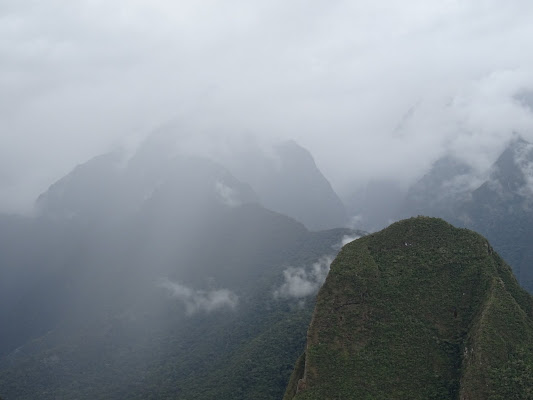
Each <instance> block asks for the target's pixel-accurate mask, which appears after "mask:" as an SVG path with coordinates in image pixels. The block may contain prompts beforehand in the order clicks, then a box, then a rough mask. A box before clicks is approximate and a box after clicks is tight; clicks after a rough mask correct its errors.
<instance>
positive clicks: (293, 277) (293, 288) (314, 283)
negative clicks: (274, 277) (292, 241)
mask: <svg viewBox="0 0 533 400" xmlns="http://www.w3.org/2000/svg"><path fill="white" fill-rule="evenodd" d="M332 261H333V258H331V257H329V256H324V257H322V258H321V259H320V260H318V261H317V262H315V263H314V264H313V265H312V266H311V267H310V268H302V267H298V268H297V267H289V268H287V269H285V271H283V280H284V282H283V284H282V285H281V286H280V287H279V288H278V289H276V290H275V291H274V298H281V299H283V298H296V299H303V298H305V297H307V296H310V295H313V294H315V293H316V292H318V289H320V287H321V286H322V284H323V283H324V281H325V280H326V276H327V275H328V272H329V267H330V265H331V262H332Z"/></svg>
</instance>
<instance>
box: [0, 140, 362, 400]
mask: <svg viewBox="0 0 533 400" xmlns="http://www.w3.org/2000/svg"><path fill="white" fill-rule="evenodd" d="M161 146H162V144H161V143H160V142H157V141H156V142H147V143H145V144H144V145H143V146H141V147H140V148H139V150H138V151H137V152H136V153H135V154H134V155H133V156H132V157H129V158H125V157H124V156H123V155H121V154H107V155H104V156H100V157H96V158H94V159H92V160H90V161H89V162H87V163H85V164H82V165H80V166H78V167H76V168H75V169H74V170H73V171H72V172H71V173H70V174H68V175H67V176H65V177H64V178H62V179H60V180H58V181H57V182H56V183H55V184H54V185H52V186H51V188H50V189H49V190H48V191H47V192H45V193H43V195H41V196H40V198H39V199H38V201H37V207H38V214H37V216H35V217H32V218H23V217H13V216H1V217H0V238H1V239H2V240H1V241H0V250H1V251H0V287H1V289H2V292H1V293H0V296H2V297H1V299H2V302H1V303H0V326H1V327H2V329H0V395H2V396H4V397H5V398H6V399H14V398H16V399H35V398H40V399H56V398H79V399H85V398H87V399H88V398H91V399H122V398H131V399H137V398H138V399H170V398H172V399H176V398H178V399H179V398H182V399H212V398H217V399H250V398H255V399H278V398H280V397H281V396H282V394H283V391H284V389H285V387H286V384H287V381H288V378H289V375H290V372H291V369H292V365H293V364H294V361H295V360H296V358H297V357H298V354H299V353H300V352H301V351H302V349H303V346H304V342H305V331H306V328H307V326H308V323H309V320H310V317H311V311H312V300H313V298H314V295H315V294H316V291H317V290H318V288H319V286H320V285H321V283H322V281H323V279H324V278H325V275H326V273H327V270H328V268H329V260H330V259H331V258H332V257H333V256H334V255H335V254H336V253H337V252H338V250H339V249H340V244H341V242H342V241H343V240H347V237H348V236H351V237H353V236H354V235H355V236H360V235H361V234H362V232H354V231H351V230H348V229H332V230H326V231H319V232H312V231H309V230H308V229H307V228H306V227H305V226H304V225H303V224H302V223H300V222H298V221H296V220H294V219H292V218H290V217H288V216H285V215H282V214H279V213H276V212H274V211H271V210H269V209H267V208H265V207H263V206H262V205H261V204H260V199H259V196H258V195H257V194H256V193H255V191H254V189H253V188H252V187H251V185H248V184H247V183H244V182H242V181H240V180H238V179H237V178H236V177H235V176H234V175H233V174H232V173H231V172H230V171H229V170H228V169H226V168H225V167H224V166H222V165H220V164H219V163H217V162H214V161H213V160H210V159H206V158H204V157H199V156H187V155H183V154H180V153H179V152H178V153H173V152H161ZM163 147H168V146H163ZM265 360H267V362H265Z"/></svg>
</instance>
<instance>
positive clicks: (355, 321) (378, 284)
mask: <svg viewBox="0 0 533 400" xmlns="http://www.w3.org/2000/svg"><path fill="white" fill-rule="evenodd" d="M532 315H533V299H532V298H531V296H529V295H528V294H527V293H526V292H525V291H523V290H522V289H521V288H520V287H519V286H518V283H517V281H516V279H515V278H514V276H513V275H512V272H511V269H510V267H509V266H507V265H506V264H505V263H504V262H503V261H502V259H501V258H500V257H499V256H498V255H497V254H496V253H495V252H494V250H493V249H492V247H491V246H490V244H489V243H488V242H487V240H486V239H485V238H483V237H482V236H481V235H479V234H476V233H474V232H472V231H469V230H466V229H457V228H455V227H453V226H452V225H450V224H448V223H446V222H445V221H443V220H441V219H436V218H428V217H417V218H411V219H408V220H403V221H400V222H397V223H395V224H392V225H391V226H390V227H388V228H386V229H384V230H383V231H381V232H378V233H375V234H372V235H368V236H366V237H363V238H361V239H358V240H356V241H354V242H352V243H350V244H348V245H347V246H345V247H344V248H343V250H342V251H341V253H340V254H339V255H338V256H337V258H336V259H335V261H334V262H333V264H332V266H331V270H330V274H329V275H328V278H327V280H326V283H325V284H324V286H323V287H322V289H321V290H320V293H319V295H318V298H317V303H316V308H315V311H314V316H313V319H312V322H311V325H310V328H309V331H308V338H307V346H306V351H305V356H304V357H303V358H302V359H301V360H300V364H299V365H297V368H296V370H295V372H294V373H293V376H292V378H291V383H290V385H289V388H288V390H287V393H286V396H285V399H293V398H294V399H298V400H301V399H333V398H343V399H361V398H398V399H399V398H409V399H431V398H443V399H445V398H446V399H453V398H461V399H487V398H490V396H503V397H501V398H508V397H506V396H507V394H508V391H511V392H512V393H514V395H515V397H516V396H517V394H520V393H521V392H520V391H521V390H527V389H525V388H524V387H522V386H520V385H518V384H517V383H516V382H517V381H518V380H520V379H525V380H528V382H529V381H531V380H532V379H533V378H532V377H531V376H530V374H528V372H527V371H528V370H527V368H530V367H532V366H533V348H532V346H531V345H530V343H531V339H532V338H533V319H532ZM517 362H519V363H523V364H524V365H526V366H527V368H525V369H524V371H525V372H524V371H521V370H516V369H513V367H512V365H514V364H516V363H517ZM513 391H514V392H513ZM522 394H524V393H522ZM494 398H500V397H494ZM516 398H525V397H520V395H518V397H516Z"/></svg>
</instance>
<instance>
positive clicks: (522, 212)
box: [350, 135, 533, 293]
mask: <svg viewBox="0 0 533 400" xmlns="http://www.w3.org/2000/svg"><path fill="white" fill-rule="evenodd" d="M369 187H374V189H373V190H366V192H365V190H360V191H359V197H358V200H357V201H356V202H355V203H356V205H357V207H359V208H357V207H354V206H353V204H352V206H351V207H350V210H351V212H352V214H354V213H356V214H359V215H358V220H360V221H361V225H360V226H361V227H363V228H365V229H368V230H371V231H375V230H376V228H381V227H383V226H385V225H387V222H391V221H398V220H400V219H404V218H409V217H412V216H416V215H426V216H432V217H439V218H443V219H445V220H447V221H449V222H450V223H452V224H454V225H456V226H460V227H464V228H468V229H472V230H474V231H476V232H479V233H481V234H482V235H484V236H486V237H487V238H488V239H489V240H490V241H491V243H492V244H493V246H494V248H495V249H496V251H498V253H499V254H500V255H501V256H502V257H503V258H504V259H505V260H506V261H507V262H508V263H509V265H511V266H512V268H513V272H514V273H515V275H516V277H517V279H518V280H519V282H520V284H521V285H522V286H523V287H524V288H525V289H526V290H528V291H530V292H532V293H533V249H532V247H531V243H532V241H533V200H532V199H533V144H531V143H529V142H527V141H526V140H524V139H523V138H521V137H520V136H519V135H515V136H514V137H513V139H512V140H511V141H510V142H509V143H508V145H507V147H506V148H505V149H504V151H503V152H502V153H501V154H500V156H499V157H498V158H497V159H496V160H495V161H494V163H493V164H492V165H491V167H490V168H489V169H487V170H486V171H477V170H474V169H473V168H472V166H470V164H468V163H467V162H466V161H464V160H461V159H458V158H456V157H453V156H451V155H448V156H445V157H443V158H441V159H439V160H437V161H436V162H435V163H434V164H433V165H432V167H431V169H430V170H429V171H428V172H427V173H426V174H425V175H424V176H423V177H422V178H421V179H420V180H418V181H417V182H415V183H414V184H413V185H412V186H411V187H410V188H409V189H408V191H407V193H406V194H405V195H402V193H401V192H400V191H398V190H392V188H393V185H392V184H390V183H389V184H386V183H383V184H381V185H377V186H376V184H370V185H369ZM376 188H377V189H376ZM368 193H370V194H368ZM365 196H366V197H365ZM368 199H370V200H368Z"/></svg>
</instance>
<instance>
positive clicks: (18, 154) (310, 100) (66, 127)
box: [0, 0, 533, 212]
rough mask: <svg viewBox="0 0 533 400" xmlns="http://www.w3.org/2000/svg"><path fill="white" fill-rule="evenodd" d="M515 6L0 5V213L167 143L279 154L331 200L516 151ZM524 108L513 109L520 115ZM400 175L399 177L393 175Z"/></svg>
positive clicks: (518, 49) (528, 80)
mask: <svg viewBox="0 0 533 400" xmlns="http://www.w3.org/2000/svg"><path fill="white" fill-rule="evenodd" d="M531 8H532V5H531V4H530V3H528V2H526V1H511V2H507V3H505V4H502V3H501V2H496V1H485V2H482V3H479V2H475V1H467V2H458V1H445V2H439V3H438V4H437V3H427V2H423V1H417V0H413V1H409V2H403V3H401V4H399V3H398V4H395V3H392V4H391V3H390V2H388V1H378V2H375V1H373V2H368V1H360V2H357V3H353V2H348V1H336V2H334V3H331V2H324V1H313V2H312V3H308V2H301V1H297V2H292V3H291V4H290V5H288V4H285V3H282V2H279V1H275V2H263V1H261V2H254V4H253V5H252V4H249V3H246V2H242V1H231V2H225V3H224V4H223V5H222V4H219V3H217V2H212V1H210V2H202V3H198V4H185V3H180V4H176V3H173V2H168V1H157V2H151V3H150V4H149V5H148V4H145V3H143V2H138V1H136V2H125V1H120V0H114V1H110V2H106V3H102V2H90V1H77V2H74V3H72V2H71V3H68V4H67V3H65V2H63V1H60V0H56V1H53V2H48V3H46V5H45V4H40V3H35V2H25V1H22V2H21V1H4V2H3V3H2V6H1V12H2V26H1V30H2V37H4V38H6V39H5V40H4V41H3V43H2V46H1V47H0V57H1V58H2V59H3V60H4V63H3V68H2V70H1V71H0V93H1V95H0V104H1V106H2V107H1V110H2V111H0V116H1V117H0V124H1V125H0V135H1V138H0V140H1V141H2V146H1V149H0V152H1V153H0V160H1V165H0V171H1V173H0V188H1V191H0V193H1V198H0V207H1V209H3V210H4V211H8V212H23V211H28V210H29V209H31V207H32V204H33V201H34V200H35V198H36V197H37V196H38V195H39V194H40V193H42V192H44V191H45V190H46V189H47V187H48V186H49V185H50V184H51V183H53V182H54V181H55V180H57V179H58V178H60V177H61V176H63V175H65V174H66V173H67V172H68V171H70V170H71V169H72V168H73V167H74V166H75V165H77V164H79V163H81V162H84V161H85V160H88V159H90V158H91V157H93V156H95V155H97V154H100V153H105V152H107V151H109V150H110V149H113V148H117V147H124V146H130V147H131V146H135V145H136V144H137V143H139V142H140V141H142V140H143V138H145V137H146V136H147V135H149V134H151V133H152V132H153V131H154V130H156V129H157V128H159V127H161V126H162V125H165V124H168V123H169V122H172V123H176V124H177V127H176V129H175V132H176V134H178V135H179V134H182V133H184V131H186V132H185V133H188V134H193V135H196V134H199V133H204V134H206V135H208V137H219V138H221V137H225V135H233V134H243V133H245V134H252V135H254V136H257V137H259V138H261V139H260V140H267V141H279V140H285V139H294V140H296V141H297V142H298V143H299V144H300V145H302V146H303V147H305V148H307V149H308V150H309V151H310V152H311V153H312V154H313V156H314V157H315V160H316V162H317V165H318V166H319V167H320V169H321V170H322V171H323V172H324V174H325V176H326V177H327V178H328V180H329V181H330V182H331V183H332V185H333V187H334V188H335V189H336V191H337V192H338V193H340V194H341V196H345V195H347V194H349V193H350V192H351V191H352V190H353V187H354V186H356V185H358V184H363V183H364V182H366V181H368V180H371V179H384V178H393V179H395V180H397V181H398V182H399V183H400V184H401V185H402V186H404V187H405V186H407V185H408V184H411V183H412V182H413V181H414V180H416V179H418V178H419V177H420V176H421V175H423V173H424V170H426V169H427V168H428V167H429V166H430V165H431V163H432V162H433V161H435V160H436V159H437V158H439V157H440V156H442V155H443V154H444V153H447V152H453V153H457V154H458V155H459V156H465V155H468V160H469V162H470V163H472V164H474V166H475V167H477V168H482V167H483V166H484V165H486V164H487V163H490V162H491V161H494V159H495V157H496V156H497V154H498V152H500V151H501V150H502V149H503V148H504V146H505V143H506V141H508V140H509V138H510V135H511V134H512V132H513V131H518V132H520V133H521V134H522V135H524V137H526V138H531V127H532V115H531V109H530V108H529V107H528V106H527V105H525V104H524V101H519V100H517V98H516V97H515V96H516V94H517V93H523V92H524V91H525V92H527V91H528V90H531V89H532V88H533V78H532V74H531V72H530V71H531V70H532V68H531V67H532V61H533V60H532V58H533V56H531V55H530V54H529V53H528V52H526V51H523V49H525V48H528V47H529V44H530V43H529V42H530V39H529V38H530V37H531V36H532V33H533V32H532V30H533V28H532V27H531V24H530V19H529V15H530V13H531V11H532V10H531ZM524 98H526V99H527V96H526V97H523V96H522V99H524ZM398 171H401V173H398Z"/></svg>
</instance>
